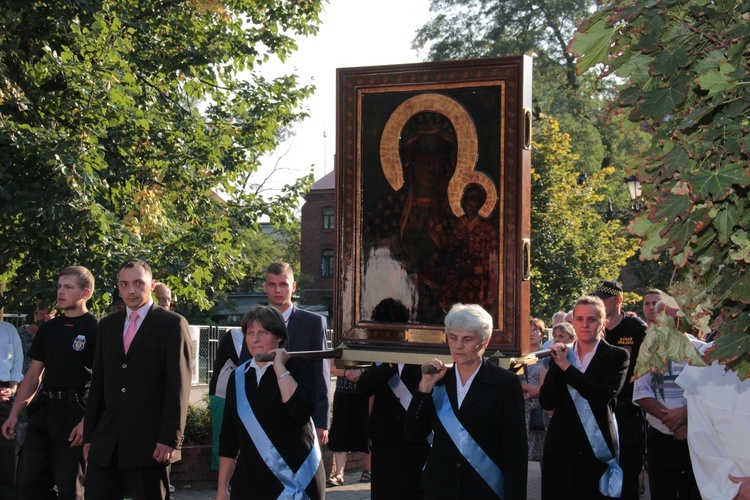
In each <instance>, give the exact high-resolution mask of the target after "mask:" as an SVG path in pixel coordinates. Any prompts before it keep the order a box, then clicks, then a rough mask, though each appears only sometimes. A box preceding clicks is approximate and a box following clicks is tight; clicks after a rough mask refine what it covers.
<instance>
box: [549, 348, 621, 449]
mask: <svg viewBox="0 0 750 500" xmlns="http://www.w3.org/2000/svg"><path fill="white" fill-rule="evenodd" d="M628 363H629V361H628V352H627V351H626V350H625V349H622V348H621V347H616V346H613V345H610V344H608V343H607V342H606V341H605V340H604V339H602V340H600V341H599V346H598V347H597V349H596V352H595V353H594V357H593V358H592V359H591V362H590V363H589V366H588V368H587V369H586V371H585V372H583V373H582V372H581V371H579V370H578V369H577V368H576V367H574V366H571V367H570V368H568V369H567V370H565V371H562V370H561V369H560V367H558V366H557V363H555V362H554V361H551V362H550V364H549V370H548V371H547V375H546V376H545V378H544V384H542V388H541V390H540V393H539V402H540V404H541V405H542V408H544V409H545V410H555V413H554V415H553V416H552V420H551V421H550V424H549V427H548V428H547V436H546V438H545V442H544V455H545V459H546V458H547V456H548V454H553V455H555V456H563V457H565V456H569V457H574V456H579V455H583V456H585V457H589V458H592V459H596V457H595V456H594V452H593V451H592V450H591V445H590V444H589V440H588V437H587V436H586V433H585V432H584V430H583V424H581V419H580V418H579V416H578V411H577V410H576V408H575V406H574V404H573V399H572V398H571V397H570V393H569V392H568V388H567V385H568V384H569V385H570V386H571V387H573V388H574V389H576V390H577V391H578V392H579V393H580V394H581V396H583V397H584V398H585V399H586V400H587V401H588V402H589V405H590V406H591V411H592V413H593V414H594V418H595V419H596V422H597V423H598V424H599V428H600V429H601V430H602V434H603V435H604V439H605V440H606V441H607V445H608V446H609V449H610V451H612V452H614V442H615V439H616V432H615V427H614V424H613V421H612V412H613V411H614V408H615V398H616V397H617V394H618V393H619V392H620V390H621V389H622V386H623V384H624V383H625V375H626V373H627V371H628Z"/></svg>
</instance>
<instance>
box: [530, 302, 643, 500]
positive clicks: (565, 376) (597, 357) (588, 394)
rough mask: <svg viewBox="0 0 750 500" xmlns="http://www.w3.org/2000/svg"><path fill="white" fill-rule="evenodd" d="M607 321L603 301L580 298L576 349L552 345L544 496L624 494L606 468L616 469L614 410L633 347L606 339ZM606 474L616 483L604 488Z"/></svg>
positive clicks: (542, 396)
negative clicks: (629, 353)
mask: <svg viewBox="0 0 750 500" xmlns="http://www.w3.org/2000/svg"><path fill="white" fill-rule="evenodd" d="M605 324H606V315H605V310H604V304H603V303H602V301H601V300H600V299H599V298H598V297H591V296H586V297H581V298H580V299H578V301H577V302H576V305H575V307H574V308H573V327H574V328H575V332H576V338H577V340H576V342H575V344H574V345H573V347H571V348H568V347H567V345H566V344H562V343H555V344H552V345H551V346H550V350H551V351H552V355H551V358H552V362H550V364H549V371H548V372H547V375H546V376H545V378H544V384H542V387H541V389H540V392H539V402H540V403H541V405H542V408H544V409H545V410H554V414H553V416H552V420H551V421H550V424H549V427H548V429H547V436H546V438H545V441H544V461H543V462H542V497H543V498H544V499H545V500H550V499H555V498H559V499H568V498H609V497H615V498H619V497H620V490H621V488H622V483H621V482H620V484H619V488H617V481H612V480H609V478H610V477H611V476H605V473H608V472H610V471H611V470H613V469H615V468H616V467H615V465H614V462H615V461H614V460H613V457H615V456H616V455H617V432H616V430H615V425H614V421H613V418H612V415H613V413H614V408H615V398H616V397H617V394H618V393H619V392H620V390H621V389H622V386H623V384H624V382H625V374H626V372H627V369H628V352H627V351H626V350H625V349H622V348H620V347H615V346H612V345H610V344H608V343H607V342H606V341H605V340H604V339H603V338H602V337H603V336H604V325H605ZM574 398H575V399H574ZM576 401H577V403H576ZM592 436H593V437H592ZM595 450H599V452H598V453H596V451H595ZM608 462H609V463H611V465H609V464H608ZM621 473H622V472H621V471H620V474H621ZM602 477H604V478H605V481H604V483H606V486H611V488H608V489H607V491H605V492H602V491H601V490H602V488H601V484H600V479H601V478H602ZM613 490H617V491H613ZM605 493H606V494H605Z"/></svg>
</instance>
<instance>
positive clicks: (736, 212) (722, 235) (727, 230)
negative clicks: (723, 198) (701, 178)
mask: <svg viewBox="0 0 750 500" xmlns="http://www.w3.org/2000/svg"><path fill="white" fill-rule="evenodd" d="M741 217H742V209H741V208H740V207H738V206H737V205H733V204H722V205H721V208H718V209H717V213H716V215H715V216H714V222H713V224H714V227H716V231H717V233H718V237H719V243H721V244H722V245H723V244H725V243H727V242H728V241H729V238H730V237H731V235H732V231H733V230H734V228H736V227H737V226H739V223H740V218H741Z"/></svg>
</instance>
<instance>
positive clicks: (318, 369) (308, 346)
mask: <svg viewBox="0 0 750 500" xmlns="http://www.w3.org/2000/svg"><path fill="white" fill-rule="evenodd" d="M296 289H297V282H296V281H294V273H293V272H292V268H291V267H290V266H289V264H287V263H286V262H274V263H273V264H271V265H270V266H268V269H266V281H265V284H264V285H263V290H264V291H265V292H266V295H267V296H268V301H269V302H270V304H271V305H272V306H273V307H274V308H276V310H277V311H279V312H280V313H281V315H282V316H283V317H284V321H285V322H286V328H287V331H288V333H289V347H288V350H289V352H294V351H322V350H325V349H327V348H328V340H327V338H326V320H325V318H324V317H323V316H321V315H319V314H315V313H313V312H310V311H305V310H303V309H300V308H298V307H297V306H295V305H294V304H292V294H293V293H294V291H295V290H296ZM244 344H245V343H244V342H243V345H244ZM243 349H244V350H245V351H247V347H243ZM244 359H247V358H244ZM240 361H242V359H240ZM310 362H311V363H312V365H313V371H314V373H315V391H316V396H315V398H316V403H315V412H314V413H313V421H314V422H315V428H316V430H317V433H318V440H320V444H326V443H327V442H328V424H329V408H330V396H329V392H330V388H331V368H330V364H329V362H328V360H327V359H314V360H311V361H310Z"/></svg>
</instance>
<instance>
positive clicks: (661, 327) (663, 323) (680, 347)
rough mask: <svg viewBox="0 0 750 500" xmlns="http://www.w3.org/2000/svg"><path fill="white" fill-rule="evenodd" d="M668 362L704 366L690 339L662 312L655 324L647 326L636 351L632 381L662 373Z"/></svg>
mask: <svg viewBox="0 0 750 500" xmlns="http://www.w3.org/2000/svg"><path fill="white" fill-rule="evenodd" d="M670 360H671V361H674V362H676V363H685V362H687V363H688V364H690V365H692V366H706V363H705V361H703V358H702V357H701V355H700V353H699V352H698V350H697V349H696V348H695V346H694V345H693V343H692V342H691V341H690V338H689V337H688V336H687V335H685V334H684V333H682V332H680V331H679V330H677V327H676V325H675V322H674V320H673V319H672V318H670V317H668V316H666V315H665V314H664V313H663V312H662V313H660V314H659V315H658V316H657V321H656V323H654V324H649V325H648V329H647V330H646V337H644V339H643V342H642V343H641V348H640V350H639V351H638V358H637V361H636V364H635V369H634V371H633V380H635V379H637V378H639V377H641V376H643V375H645V374H647V373H654V372H658V373H664V371H665V370H666V369H667V366H668V362H669V361H670Z"/></svg>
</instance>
